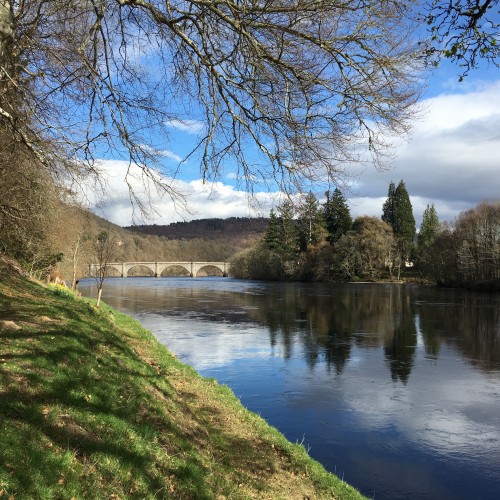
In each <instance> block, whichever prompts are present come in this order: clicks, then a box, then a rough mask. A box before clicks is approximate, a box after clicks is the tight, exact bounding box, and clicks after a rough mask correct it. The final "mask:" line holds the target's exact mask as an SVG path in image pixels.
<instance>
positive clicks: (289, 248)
mask: <svg viewBox="0 0 500 500" xmlns="http://www.w3.org/2000/svg"><path fill="white" fill-rule="evenodd" d="M278 213H279V239H280V247H279V252H280V253H281V255H282V256H283V258H284V259H289V258H293V257H294V256H295V254H296V253H297V251H298V249H299V232H298V229H297V224H296V222H295V220H294V217H295V207H294V205H293V203H292V202H291V201H290V200H285V201H284V202H283V203H282V204H281V205H280V206H279V207H278Z"/></svg>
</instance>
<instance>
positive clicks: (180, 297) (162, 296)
mask: <svg viewBox="0 0 500 500" xmlns="http://www.w3.org/2000/svg"><path fill="white" fill-rule="evenodd" d="M84 288H85V287H84ZM104 300H106V301H107V302H108V303H110V304H111V305H113V306H114V307H117V308H119V309H122V310H125V311H127V312H129V313H132V314H134V315H136V316H137V317H138V318H139V319H140V320H141V321H142V322H143V323H144V324H145V326H146V327H148V328H150V329H151V330H153V331H154V332H155V334H156V335H157V336H158V338H160V339H161V340H162V341H163V342H164V343H165V344H166V345H167V346H168V347H169V348H170V349H171V350H173V351H174V352H175V353H176V354H177V355H178V356H179V357H180V358H181V359H183V360H185V361H186V362H188V363H190V364H192V365H193V366H194V367H195V368H196V369H198V370H199V371H200V372H201V373H202V374H203V375H206V376H215V377H216V378H217V379H219V381H220V382H221V383H227V384H228V385H230V386H231V387H232V389H233V390H234V392H235V393H236V394H237V395H238V396H239V397H240V399H241V400H242V401H243V403H244V404H245V405H247V406H248V407H249V408H251V409H252V410H254V411H256V412H258V413H260V414H262V415H263V416H264V417H265V418H266V419H267V420H268V421H269V422H270V423H271V424H272V425H275V426H277V427H278V428H279V429H280V430H281V431H282V432H284V433H285V434H286V435H287V437H288V438H289V439H291V440H292V441H294V440H299V441H301V440H302V439H305V444H306V445H307V446H310V447H311V455H312V456H313V457H315V458H317V459H318V460H320V461H321V462H322V463H323V464H324V465H325V466H326V467H327V468H328V469H329V470H332V471H334V472H337V473H338V474H339V475H344V477H345V479H346V480H347V481H348V482H350V483H352V484H354V485H355V486H357V487H358V488H360V489H361V490H362V491H363V492H364V493H365V494H367V495H369V496H373V495H374V496H375V497H376V498H386V499H397V498H426V499H432V498H436V499H447V498H454V499H460V498H463V499H466V498H467V499H468V498H477V499H481V498H482V499H493V498H497V497H498V491H500V385H499V381H500V339H499V335H500V295H498V294H497V295H482V294H478V293H472V292H466V291H459V290H439V289H435V288H430V287H429V288H426V287H418V286H390V285H327V284H293V283H288V284H276V283H248V282H240V281H237V280H229V279H226V280H222V279H220V280H217V279H214V280H206V279H205V280H196V279H185V280H168V279H158V280H156V279H149V280H148V279H140V280H139V279H138V280H120V279H117V280H109V281H108V282H107V283H106V286H105V296H104Z"/></svg>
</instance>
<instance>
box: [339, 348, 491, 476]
mask: <svg viewBox="0 0 500 500" xmlns="http://www.w3.org/2000/svg"><path fill="white" fill-rule="evenodd" d="M447 356H448V360H447V359H446V357H447ZM441 358H442V360H443V363H440V364H436V363H434V362H427V360H426V359H422V358H419V359H417V363H416V366H415V371H414V373H413V374H412V377H411V379H410V381H409V383H408V384H406V385H402V384H394V383H386V380H387V374H386V373H381V372H380V371H377V370H376V369H373V370H372V369H371V368H372V367H371V366H366V365H365V366H364V368H363V370H364V372H365V374H364V375H363V374H359V373H358V374H357V375H356V376H355V377H353V376H350V375H351V374H350V373H348V371H349V370H350V369H351V367H350V366H348V368H347V369H346V372H345V374H344V375H345V377H343V378H344V384H345V386H344V394H345V396H346V404H347V405H348V406H349V407H350V408H351V409H352V410H354V412H355V415H356V418H357V419H359V421H360V423H361V425H362V426H363V427H366V428H368V429H371V430H372V431H373V432H377V431H379V430H381V429H384V428H387V427H388V426H394V427H395V428H396V430H397V431H398V432H399V433H401V434H403V435H404V436H405V439H407V440H408V441H410V442H411V441H415V442H418V444H419V445H423V446H424V447H425V448H426V449H428V450H432V452H433V453H438V454H440V455H446V456H447V457H453V456H457V454H458V455H461V460H462V459H463V457H464V456H467V455H470V456H471V457H472V456H473V457H474V458H477V457H478V450H480V456H481V457H482V460H484V461H485V463H484V464H483V465H484V466H485V467H488V466H489V465H490V464H498V463H499V460H500V447H499V443H500V425H499V424H500V422H499V418H500V417H498V416H500V388H499V386H498V379H495V378H490V379H488V378H485V377H484V376H482V374H481V373H480V372H477V371H476V370H473V369H472V368H470V367H469V366H467V365H465V364H463V363H462V362H460V361H455V362H454V361H452V360H454V359H455V355H454V354H451V353H450V352H447V351H446V350H444V352H443V353H441ZM366 361H367V363H368V365H369V364H370V363H371V362H377V360H373V359H371V360H370V358H367V359H366ZM417 372H419V373H417ZM495 401H496V403H495ZM481 408H484V411H481V410H480V409H481ZM471 409H474V411H472V410H471ZM492 415H497V417H492ZM471 417H472V418H471Z"/></svg>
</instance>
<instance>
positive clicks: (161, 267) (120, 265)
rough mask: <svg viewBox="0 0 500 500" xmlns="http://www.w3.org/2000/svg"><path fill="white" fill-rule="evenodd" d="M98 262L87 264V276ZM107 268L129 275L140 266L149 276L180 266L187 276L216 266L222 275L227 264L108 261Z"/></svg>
mask: <svg viewBox="0 0 500 500" xmlns="http://www.w3.org/2000/svg"><path fill="white" fill-rule="evenodd" d="M99 267H100V266H99V264H90V265H89V276H95V275H96V272H97V270H98V269H99ZM106 267H107V268H108V269H109V270H113V271H115V272H116V273H117V274H118V275H119V276H122V277H127V276H130V271H131V270H133V269H134V268H136V267H142V268H143V269H147V270H148V271H150V273H149V275H150V276H165V275H168V273H165V271H166V270H168V269H169V268H172V267H178V268H182V269H184V270H185V271H186V273H187V274H188V275H189V276H198V273H199V272H200V271H201V270H203V269H204V268H210V267H211V268H216V269H218V270H219V271H220V273H221V274H222V276H228V270H229V265H228V264H227V262H109V263H108V264H106Z"/></svg>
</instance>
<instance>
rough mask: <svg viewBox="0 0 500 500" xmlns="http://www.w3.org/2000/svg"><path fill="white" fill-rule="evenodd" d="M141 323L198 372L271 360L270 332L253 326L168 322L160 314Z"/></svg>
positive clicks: (172, 319)
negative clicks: (236, 363)
mask: <svg viewBox="0 0 500 500" xmlns="http://www.w3.org/2000/svg"><path fill="white" fill-rule="evenodd" d="M140 321H141V323H142V324H143V325H144V326H145V327H146V328H148V329H150V330H151V331H153V332H154V334H155V336H156V337H157V338H158V340H159V341H160V342H161V343H163V344H164V345H167V346H168V349H169V350H170V351H172V352H173V353H174V354H175V355H176V356H177V357H178V358H179V359H181V360H182V361H184V362H186V363H188V364H189V365H191V366H193V367H194V368H196V369H197V370H206V369H215V368H220V367H223V366H226V365H230V364H232V363H234V362H236V361H238V360H240V359H250V358H267V357H269V337H268V335H267V332H266V331H265V330H264V329H263V328H260V327H256V326H253V325H248V324H240V325H235V324H234V323H222V322H203V321H193V320H191V319H188V320H186V319H182V318H175V317H169V318H168V320H167V322H166V321H165V317H164V316H162V315H159V314H148V315H147V316H144V317H142V316H141V317H140ZM249 344H251V348H249ZM193 346H196V348H193Z"/></svg>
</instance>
